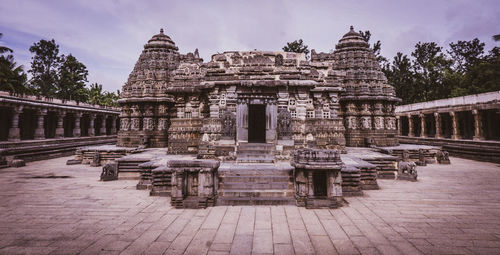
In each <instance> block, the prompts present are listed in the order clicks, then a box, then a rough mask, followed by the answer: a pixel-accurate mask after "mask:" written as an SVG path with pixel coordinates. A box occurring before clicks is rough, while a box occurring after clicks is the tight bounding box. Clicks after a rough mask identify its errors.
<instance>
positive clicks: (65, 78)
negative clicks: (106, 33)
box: [56, 54, 89, 102]
mask: <svg viewBox="0 0 500 255" xmlns="http://www.w3.org/2000/svg"><path fill="white" fill-rule="evenodd" d="M61 62H62V63H61V65H60V66H59V68H58V77H57V88H56V97H57V98H59V99H66V100H75V101H78V102H86V101H87V98H88V93H87V92H88V91H87V88H86V87H85V85H86V82H87V75H88V73H89V72H88V71H87V67H86V66H85V65H84V64H82V63H81V62H79V61H78V60H77V59H76V58H75V57H73V55H71V54H69V55H68V56H62V57H61Z"/></svg>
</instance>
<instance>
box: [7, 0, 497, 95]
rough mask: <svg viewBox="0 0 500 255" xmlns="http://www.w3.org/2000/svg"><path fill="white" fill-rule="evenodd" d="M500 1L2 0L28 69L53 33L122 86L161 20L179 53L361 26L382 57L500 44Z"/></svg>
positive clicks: (321, 40)
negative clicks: (36, 48)
mask: <svg viewBox="0 0 500 255" xmlns="http://www.w3.org/2000/svg"><path fill="white" fill-rule="evenodd" d="M499 24H500V1H499V0H470V1H464V0H443V1H439V0H419V1H415V0H412V1H406V0H377V1H373V0H372V1H369V0H365V1H361V0H350V1H326V0H325V1H319V0H317V1H316V0H312V1H305V0H297V1H296V0H290V1H285V0H282V1H280V0H277V1H273V0H267V1H265V0H254V1H242V0H232V1H229V0H228V1H215V0H214V1H210V0H200V1H190V0H180V1H169V0H151V1H150V0H143V1H139V0H71V1H64V0H60V1H58V0H0V33H3V37H2V38H1V39H0V45H3V46H7V47H9V48H11V49H13V50H14V57H15V60H16V62H17V63H18V64H22V65H23V66H24V68H25V70H28V69H29V67H30V61H31V57H32V55H31V53H30V52H29V50H28V49H29V47H30V46H31V45H33V44H34V43H35V42H38V41H39V40H40V39H46V40H50V39H55V41H56V43H57V44H59V46H60V48H59V50H60V53H62V54H65V55H67V54H70V53H71V54H72V55H73V56H75V57H76V58H77V59H78V60H79V61H81V62H82V63H84V64H85V65H86V66H87V68H88V70H89V82H90V83H94V82H97V83H100V84H102V85H103V88H104V89H105V90H108V91H116V90H117V89H121V87H122V86H123V84H124V83H125V82H126V81H127V78H128V75H129V74H130V72H131V71H132V69H133V67H134V64H135V62H136V61H137V59H138V58H139V55H140V53H141V51H142V49H143V46H144V44H145V43H146V42H147V41H148V40H149V39H150V38H151V37H152V36H153V35H154V34H158V33H159V30H160V28H163V29H164V30H165V34H167V35H169V36H170V37H171V38H172V40H173V41H174V42H175V43H176V45H177V46H178V47H179V51H180V53H183V54H185V53H187V52H193V51H194V50H195V49H196V48H198V49H199V52H200V55H201V56H202V57H203V58H204V60H205V62H208V61H210V58H211V55H212V54H215V53H218V52H219V53H220V52H224V51H232V50H241V51H243V50H254V49H257V50H281V48H282V47H283V46H284V45H285V44H286V42H291V41H294V40H296V39H300V38H301V39H303V40H304V43H305V44H307V45H308V46H309V49H315V50H316V51H317V52H329V51H331V50H332V49H334V48H335V44H336V43H337V42H338V40H339V39H340V38H341V37H342V36H343V35H344V34H345V33H347V32H348V31H349V26H351V25H353V26H354V28H355V30H356V31H359V30H362V31H365V30H369V31H370V32H371V34H372V39H371V42H372V43H373V42H374V41H377V40H380V41H381V43H382V55H383V56H385V57H387V58H389V59H392V58H393V56H395V55H396V53H397V52H403V53H405V54H408V55H409V54H410V53H411V52H412V50H413V48H414V46H415V44H416V43H417V42H419V41H421V42H429V41H434V42H437V43H438V44H439V45H440V46H444V47H447V45H448V44H449V43H450V42H456V41H458V40H472V39H474V38H476V37H477V38H479V39H480V40H481V41H483V42H485V43H486V49H487V50H489V49H491V48H492V47H494V46H500V43H499V42H494V41H493V40H492V36H493V35H495V34H500V25H499Z"/></svg>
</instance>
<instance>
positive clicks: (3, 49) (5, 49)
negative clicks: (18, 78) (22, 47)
mask: <svg viewBox="0 0 500 255" xmlns="http://www.w3.org/2000/svg"><path fill="white" fill-rule="evenodd" d="M2 37H3V33H0V39H1V38H2ZM7 52H8V53H12V50H11V49H10V48H9V47H6V46H1V45H0V54H4V53H7Z"/></svg>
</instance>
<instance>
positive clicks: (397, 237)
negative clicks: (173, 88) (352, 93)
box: [0, 157, 500, 254]
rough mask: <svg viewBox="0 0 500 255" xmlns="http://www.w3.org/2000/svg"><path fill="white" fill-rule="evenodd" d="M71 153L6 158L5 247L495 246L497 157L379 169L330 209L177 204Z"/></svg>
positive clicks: (318, 249) (66, 250) (341, 250)
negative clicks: (415, 174) (405, 173)
mask: <svg viewBox="0 0 500 255" xmlns="http://www.w3.org/2000/svg"><path fill="white" fill-rule="evenodd" d="M68 159H70V157H66V158H58V159H52V160H46V161H39V162H35V163H29V164H28V166H26V167H22V168H7V169H0V254H77V253H80V254H141V253H144V254H161V253H166V254H181V253H184V254H206V253H208V254H227V253H232V254H251V253H252V254H268V253H276V254H293V253H295V254H312V253H317V254H358V253H362V254H420V253H424V254H449V253H458V254H462V253H463V254H471V253H475V254H500V167H499V166H498V165H496V164H492V163H484V162H475V161H471V160H465V159H459V158H451V161H452V165H437V164H434V165H428V166H427V167H419V168H418V170H419V181H418V182H415V183H412V182H407V181H394V180H379V184H380V187H381V190H373V191H365V195H364V196H363V197H355V198H347V201H348V202H349V205H348V206H345V207H342V208H340V209H334V210H328V209H321V210H306V209H304V208H298V207H295V206H243V207H213V208H209V209H205V210H176V209H172V208H171V207H170V205H169V201H170V200H169V198H164V197H150V196H148V193H147V192H146V191H139V190H136V189H135V184H136V181H114V182H106V183H105V182H99V181H98V179H99V174H100V171H101V170H100V168H91V167H88V166H83V165H73V166H66V165H65V162H66V160H68ZM65 177H69V178H65Z"/></svg>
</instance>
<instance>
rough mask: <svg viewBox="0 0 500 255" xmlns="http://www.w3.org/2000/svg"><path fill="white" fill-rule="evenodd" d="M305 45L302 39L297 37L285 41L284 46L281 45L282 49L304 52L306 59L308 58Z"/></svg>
mask: <svg viewBox="0 0 500 255" xmlns="http://www.w3.org/2000/svg"><path fill="white" fill-rule="evenodd" d="M307 47H308V46H307V45H305V44H304V42H303V41H302V39H299V40H295V41H293V42H288V43H286V46H284V47H283V50H284V51H286V52H296V53H304V54H306V59H309V49H307Z"/></svg>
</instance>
